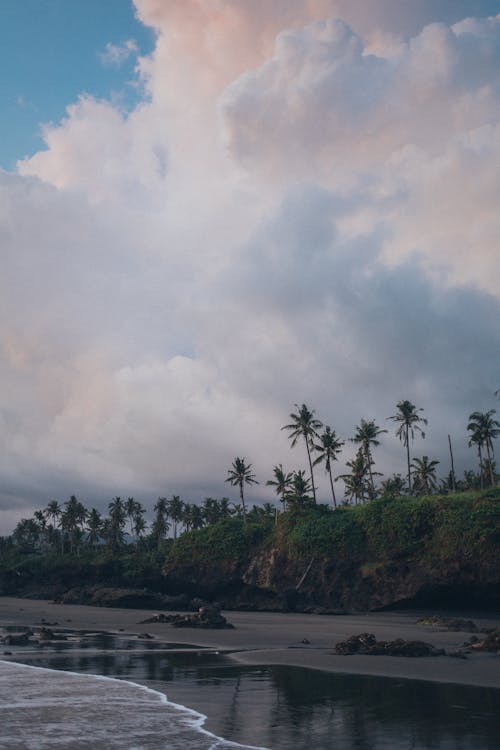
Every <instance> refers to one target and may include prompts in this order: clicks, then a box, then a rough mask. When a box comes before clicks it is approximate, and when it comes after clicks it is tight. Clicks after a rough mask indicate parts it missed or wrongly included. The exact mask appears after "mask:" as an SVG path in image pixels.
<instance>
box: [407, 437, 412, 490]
mask: <svg viewBox="0 0 500 750" xmlns="http://www.w3.org/2000/svg"><path fill="white" fill-rule="evenodd" d="M408 432H409V430H408V425H406V460H407V463H408V494H409V495H411V468H410V436H409V434H408Z"/></svg>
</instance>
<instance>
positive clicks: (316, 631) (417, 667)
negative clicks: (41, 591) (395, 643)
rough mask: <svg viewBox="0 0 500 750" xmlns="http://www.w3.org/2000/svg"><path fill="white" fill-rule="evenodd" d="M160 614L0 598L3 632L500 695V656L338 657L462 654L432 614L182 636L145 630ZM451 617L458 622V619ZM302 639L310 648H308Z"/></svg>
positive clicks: (246, 622)
mask: <svg viewBox="0 0 500 750" xmlns="http://www.w3.org/2000/svg"><path fill="white" fill-rule="evenodd" d="M154 614H155V613H154V612H152V611H151V610H137V609H107V608H101V607H88V606H84V605H81V606H80V605H61V604H53V603H52V602H48V601H39V600H31V599H16V598H10V597H0V626H5V625H23V626H32V625H35V624H38V625H40V624H43V623H42V620H45V621H46V623H47V624H49V623H55V622H57V623H58V625H59V626H60V627H64V628H72V629H75V630H85V629H91V630H92V629H96V630H104V631H110V632H120V631H122V632H124V633H131V634H138V633H149V634H151V635H152V636H154V638H155V639H157V640H159V641H170V642H175V643H180V644H182V643H185V644H193V645H197V646H201V647H209V648H213V649H216V650H218V651H221V652H224V651H229V652H231V654H230V655H231V658H233V659H234V660H236V661H238V662H239V663H244V664H263V665H264V664H286V665H290V666H298V667H308V668H311V669H320V670H323V671H326V672H341V673H350V674H363V675H375V676H381V677H398V678H407V679H418V680H428V681H432V682H451V683H457V684H462V685H476V686H484V687H494V688H500V657H499V656H497V655H496V654H487V653H473V654H470V655H469V656H468V658H467V659H456V658H453V657H449V656H439V657H423V658H406V657H387V656H337V655H335V653H334V647H335V644H336V643H337V642H338V641H341V640H345V639H346V638H348V637H349V636H351V635H356V634H358V633H362V632H370V633H373V634H374V635H375V636H376V638H377V639H381V640H394V639H396V638H404V639H405V640H422V641H426V642H428V643H432V644H433V645H434V646H436V647H437V648H444V649H445V650H446V651H447V652H449V651H456V650H457V649H459V648H460V647H461V646H462V644H463V642H464V641H466V640H468V638H469V637H470V634H469V633H466V632H451V631H447V630H444V629H441V628H435V627H431V626H425V625H418V624H417V620H418V619H419V618H420V617H422V616H425V615H426V614H427V615H428V614H429V612H421V611H418V612H417V611H405V612H377V613H373V612H369V613H363V614H354V615H304V614H292V613H286V614H285V613H277V612H225V613H224V614H225V616H226V617H227V619H228V621H229V622H231V623H232V624H233V625H234V626H235V628H234V630H198V629H191V628H186V629H183V628H182V629H181V628H173V627H171V626H170V625H168V624H166V623H148V624H141V620H145V619H147V618H149V617H151V616H153V615H154ZM432 614H440V613H439V612H433V613H432ZM448 616H449V615H448ZM453 616H459V615H458V614H457V613H454V615H453ZM461 616H463V617H466V618H467V619H473V620H474V621H475V622H476V624H477V626H478V627H479V628H491V627H498V626H499V625H500V616H499V617H497V618H495V616H494V615H490V616H485V615H473V614H471V613H464V614H463V615H461ZM54 627H56V626H54ZM303 639H307V640H308V641H309V643H308V644H304V643H302V640H303ZM5 650H9V649H8V647H1V646H0V659H1V658H6V656H5V655H3V651H5ZM7 658H8V657H7Z"/></svg>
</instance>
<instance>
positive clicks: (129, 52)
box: [98, 39, 139, 68]
mask: <svg viewBox="0 0 500 750" xmlns="http://www.w3.org/2000/svg"><path fill="white" fill-rule="evenodd" d="M138 52H139V47H138V46H137V42H136V41H135V39H127V40H126V41H124V42H122V43H121V44H113V43H112V42H108V43H107V44H106V46H105V48H104V51H103V52H99V53H98V54H99V59H100V61H101V62H102V64H103V65H105V66H109V67H112V68H120V67H121V66H122V65H123V64H124V63H125V62H126V61H127V60H128V59H129V58H130V57H133V56H136V55H137V53H138Z"/></svg>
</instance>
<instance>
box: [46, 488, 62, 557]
mask: <svg viewBox="0 0 500 750" xmlns="http://www.w3.org/2000/svg"><path fill="white" fill-rule="evenodd" d="M43 512H44V513H45V516H46V518H47V519H50V520H51V522H52V523H51V526H52V531H51V532H50V534H49V536H50V540H51V543H52V544H53V545H54V549H55V550H56V551H57V542H58V539H59V540H60V543H61V553H62V551H63V550H62V544H63V536H62V534H61V532H60V531H59V530H58V527H59V526H60V524H61V515H62V508H61V506H60V505H59V503H58V502H57V500H51V501H50V502H49V503H48V504H47V507H46V508H45V510H44V511H43Z"/></svg>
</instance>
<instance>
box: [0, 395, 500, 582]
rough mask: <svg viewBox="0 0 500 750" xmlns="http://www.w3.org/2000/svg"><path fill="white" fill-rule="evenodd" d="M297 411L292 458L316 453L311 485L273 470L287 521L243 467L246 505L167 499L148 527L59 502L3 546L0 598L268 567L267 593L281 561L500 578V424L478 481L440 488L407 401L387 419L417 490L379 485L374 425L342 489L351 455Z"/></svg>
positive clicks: (130, 514) (483, 422)
mask: <svg viewBox="0 0 500 750" xmlns="http://www.w3.org/2000/svg"><path fill="white" fill-rule="evenodd" d="M296 407H297V413H292V414H291V415H290V418H291V420H292V421H291V423H290V424H288V425H285V426H284V427H283V428H282V429H284V430H287V431H288V432H289V437H290V439H291V446H292V447H293V446H294V445H296V443H297V442H298V441H299V440H300V441H303V442H305V446H306V453H307V459H308V463H309V473H308V474H306V471H305V470H304V469H296V470H292V471H286V470H285V469H284V468H283V465H282V464H278V465H275V466H274V467H273V475H274V478H273V479H270V480H268V481H267V482H266V486H268V487H272V488H273V489H274V492H275V493H276V495H277V499H278V500H279V503H280V504H281V510H279V509H278V507H277V506H276V505H274V504H272V503H270V502H265V503H264V504H263V505H259V506H257V505H254V506H253V507H252V508H250V509H249V508H247V505H246V503H245V497H244V489H245V488H246V487H247V486H249V485H254V484H257V483H258V482H257V479H256V477H255V474H254V472H253V467H252V464H251V463H247V461H246V459H245V458H240V457H236V458H235V459H234V461H233V463H232V465H231V468H230V469H229V471H228V472H227V478H226V482H229V483H230V484H231V486H233V487H236V488H238V490H239V496H240V502H239V504H233V503H232V502H231V501H230V500H229V499H228V498H220V499H219V498H212V497H207V498H205V500H204V501H203V503H201V504H195V503H189V502H185V501H184V500H182V499H181V497H180V496H179V495H175V494H174V495H172V496H171V497H170V498H167V497H159V498H158V500H157V501H156V503H155V504H154V506H153V508H152V509H151V510H152V512H151V513H150V521H149V524H148V521H147V520H146V518H147V509H146V508H145V507H144V506H143V505H142V504H141V503H140V502H139V501H137V500H136V499H135V498H133V497H129V498H128V499H127V500H126V501H124V500H122V499H121V498H120V497H115V498H113V499H112V500H111V501H110V502H109V504H108V514H107V516H104V515H101V512H100V511H99V510H97V509H96V508H90V509H88V508H86V507H85V505H84V504H83V503H82V502H81V501H80V500H79V499H78V498H77V497H76V496H75V495H72V496H71V497H70V498H69V500H67V501H66V502H64V503H62V504H60V503H59V502H58V501H57V500H51V501H50V502H48V504H47V506H46V507H45V508H44V509H41V510H37V511H36V512H35V513H34V514H33V516H32V517H31V518H26V519H23V520H21V521H20V522H19V523H18V524H17V526H16V528H15V529H14V531H13V533H12V534H11V535H10V536H8V537H4V538H0V553H1V554H0V592H4V593H5V592H12V591H16V590H23V587H24V589H29V587H30V586H31V588H32V589H33V588H35V589H36V588H37V587H38V588H39V589H43V587H44V586H45V585H46V584H47V585H50V584H52V585H55V586H56V588H57V587H64V586H71V585H72V586H78V585H82V584H85V585H92V584H94V583H95V584H98V583H104V582H105V583H106V585H108V584H111V585H113V586H116V585H117V586H132V587H133V586H136V587H144V586H147V587H153V588H156V589H158V590H163V587H164V586H165V585H166V584H165V579H164V578H162V571H163V572H166V573H172V572H173V573H174V574H175V575H177V578H178V579H179V580H180V584H179V585H181V584H182V575H183V574H184V575H185V576H186V581H188V585H189V586H190V587H191V589H196V586H197V585H198V583H199V582H200V581H202V580H203V577H204V576H205V578H206V577H207V576H208V575H209V574H210V575H211V576H212V578H213V579H214V580H216V579H217V577H219V579H221V580H222V579H223V577H224V575H225V573H227V574H228V575H229V576H231V580H232V581H234V580H238V576H239V575H243V573H244V571H245V570H246V569H247V568H249V566H250V567H251V566H253V568H254V570H258V569H259V566H261V568H260V571H261V572H260V573H259V575H261V574H262V575H264V578H263V579H262V580H267V578H266V574H265V572H264V573H262V566H264V567H265V566H266V565H267V564H268V563H266V560H268V559H270V558H269V555H271V554H275V555H277V556H278V557H277V558H276V559H279V560H281V561H282V562H281V563H280V564H282V565H284V567H285V568H286V567H287V565H290V566H291V568H293V566H294V564H295V563H297V564H298V565H299V567H300V566H303V563H304V562H305V563H306V564H307V565H306V572H304V570H303V569H302V572H301V574H300V575H301V578H300V580H301V579H302V577H304V578H305V576H307V575H308V572H309V570H310V568H311V566H312V565H313V561H317V560H319V559H322V560H324V561H327V566H328V565H329V566H331V569H332V570H333V569H337V570H338V569H339V566H340V568H342V569H343V570H350V571H351V573H352V570H353V569H354V568H356V570H358V571H364V575H366V576H368V575H375V573H377V575H378V574H379V573H380V572H381V571H385V572H386V573H387V572H388V571H389V568H390V566H393V568H394V569H396V568H398V566H401V564H403V566H404V565H407V566H408V568H411V567H412V566H413V567H414V569H415V565H416V567H417V568H419V569H422V570H423V569H425V570H426V571H427V573H429V571H430V573H429V575H430V579H432V575H433V573H432V571H439V569H440V566H441V567H443V566H444V568H446V565H447V564H448V563H449V564H450V565H451V568H450V570H451V571H452V572H453V570H454V569H456V570H461V569H462V568H463V566H464V565H465V566H467V565H468V566H469V567H470V569H471V570H473V571H479V570H481V569H482V568H481V566H482V565H485V566H486V567H487V569H488V570H492V569H497V570H498V563H499V562H500V561H499V550H500V503H499V500H500V488H497V487H496V484H497V480H498V476H497V474H496V471H495V458H494V440H495V439H496V438H497V437H498V436H499V435H500V423H499V422H498V421H497V420H495V419H494V418H493V415H494V414H495V412H494V410H490V411H488V412H486V413H484V414H483V413H481V412H473V413H472V414H471V415H470V417H469V423H468V425H467V430H468V432H469V435H470V440H469V444H470V446H471V447H473V448H474V449H476V450H477V453H478V458H479V470H478V471H477V472H474V471H466V472H464V477H463V480H459V479H457V477H456V476H455V475H454V469H453V468H452V471H451V472H450V474H449V475H448V476H447V477H446V478H445V479H444V480H443V479H442V480H440V481H439V480H438V477H437V467H438V465H439V462H438V461H436V460H433V459H431V458H429V457H428V456H426V455H424V456H422V457H421V458H413V460H411V456H410V442H411V441H412V440H413V439H414V437H415V435H417V434H420V435H421V436H422V437H425V436H424V433H423V432H422V429H421V425H423V424H425V425H426V424H427V420H426V419H424V418H423V417H422V416H421V415H420V412H421V411H422V410H421V409H418V408H417V407H416V406H415V405H414V404H412V403H411V402H410V401H407V400H403V401H400V402H399V403H398V404H397V408H398V411H397V413H396V414H395V415H394V416H392V417H388V419H391V420H393V421H395V422H396V423H397V430H396V435H397V436H398V437H399V438H400V439H401V441H402V442H403V445H404V446H405V448H406V459H407V461H406V463H407V480H406V481H405V480H404V479H403V477H402V476H401V475H400V474H394V476H392V477H389V478H386V479H384V480H383V481H382V482H381V483H380V485H379V486H377V485H376V482H375V478H376V477H380V476H382V475H381V474H380V472H378V471H375V468H374V466H375V462H374V458H373V451H374V449H375V448H377V447H378V446H379V443H380V441H379V438H380V437H381V436H382V435H383V434H385V433H386V432H387V430H384V429H381V428H380V427H379V426H378V425H377V424H376V423H375V421H374V420H365V419H361V420H360V423H359V425H357V426H356V428H355V433H354V436H353V437H352V438H350V442H353V443H355V444H356V445H357V446H358V450H357V453H356V454H355V455H354V457H353V458H352V459H351V460H347V461H345V466H346V467H347V468H348V469H349V471H348V472H346V473H343V474H339V475H337V476H336V477H333V473H332V467H333V465H334V464H335V463H336V462H338V460H339V455H340V453H341V451H342V448H343V446H344V445H345V441H344V440H342V439H341V438H339V437H338V436H337V434H336V432H335V430H332V429H331V428H330V427H329V426H328V425H326V426H323V423H322V422H321V421H320V420H318V419H316V418H315V416H314V414H315V412H314V410H311V409H309V408H308V407H307V406H306V405H305V404H302V405H301V406H299V405H297V404H296ZM320 428H323V429H322V432H321V434H320V433H319V432H318V430H319V429H320ZM450 450H451V442H450ZM320 464H323V466H324V469H325V473H326V474H327V475H328V478H329V482H330V485H331V490H332V501H333V505H331V506H330V505H321V504H317V502H316V492H315V489H316V488H315V487H314V474H313V467H314V466H318V465H320ZM452 467H453V464H452ZM337 481H342V482H343V483H344V498H343V502H342V503H341V504H339V502H338V501H337V498H336V495H335V491H334V482H337ZM485 487H486V489H484V488H485ZM325 564H326V563H325ZM453 566H455V568H453ZM398 569H399V568H398ZM183 572H184V573H183ZM290 575H291V576H292V578H291V579H290V580H287V582H286V585H288V586H289V587H290V586H291V587H292V588H293V587H295V586H296V585H297V581H296V580H293V575H292V574H290ZM285 577H286V576H285ZM493 577H494V576H493ZM258 580H261V579H258ZM240 583H241V581H240ZM179 585H177V583H176V586H177V588H179ZM259 585H260V584H259ZM266 585H267V584H266ZM284 585H285V584H284ZM301 585H302V584H301ZM346 585H348V582H346ZM216 588H217V586H216ZM208 589H210V590H213V587H208V588H207V590H208Z"/></svg>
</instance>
